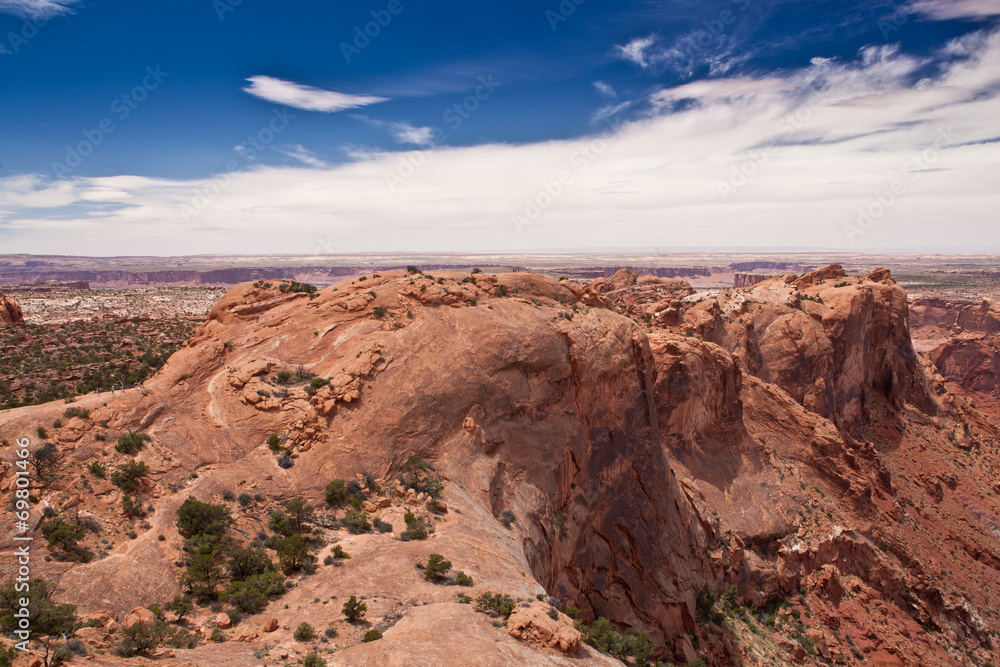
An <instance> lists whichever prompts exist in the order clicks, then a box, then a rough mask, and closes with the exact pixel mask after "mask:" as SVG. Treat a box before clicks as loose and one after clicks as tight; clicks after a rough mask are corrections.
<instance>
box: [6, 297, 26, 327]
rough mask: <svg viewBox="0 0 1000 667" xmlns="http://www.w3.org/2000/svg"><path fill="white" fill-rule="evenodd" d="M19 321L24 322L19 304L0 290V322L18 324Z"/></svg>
mask: <svg viewBox="0 0 1000 667" xmlns="http://www.w3.org/2000/svg"><path fill="white" fill-rule="evenodd" d="M21 322H24V314H23V313H22V312H21V304H19V303H18V302H17V301H14V299H12V298H10V297H9V296H7V295H5V294H4V293H2V292H0V323H2V324H20V323H21Z"/></svg>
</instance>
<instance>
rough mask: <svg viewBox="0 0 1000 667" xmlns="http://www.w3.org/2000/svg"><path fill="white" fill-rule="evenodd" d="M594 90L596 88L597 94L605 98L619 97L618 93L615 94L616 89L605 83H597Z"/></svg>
mask: <svg viewBox="0 0 1000 667" xmlns="http://www.w3.org/2000/svg"><path fill="white" fill-rule="evenodd" d="M594 88H596V89H597V92H599V93H600V94H601V95H604V96H605V97H618V93H617V92H615V89H614V88H612V87H611V86H610V85H608V84H607V83H605V82H603V81H595V82H594Z"/></svg>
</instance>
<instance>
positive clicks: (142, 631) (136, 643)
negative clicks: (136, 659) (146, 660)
mask: <svg viewBox="0 0 1000 667" xmlns="http://www.w3.org/2000/svg"><path fill="white" fill-rule="evenodd" d="M166 630H167V629H166V626H165V625H163V624H161V623H157V624H155V625H153V626H152V627H148V628H147V627H145V626H143V625H142V624H141V623H136V624H135V625H128V626H125V627H123V628H120V629H119V630H118V636H119V637H121V641H120V642H119V643H118V646H117V647H115V654H117V655H119V656H121V657H125V658H128V657H132V656H135V655H149V652H150V651H152V650H153V649H154V648H156V647H157V646H159V645H160V641H161V640H162V639H163V637H164V636H165V634H166Z"/></svg>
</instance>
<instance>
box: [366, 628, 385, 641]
mask: <svg viewBox="0 0 1000 667" xmlns="http://www.w3.org/2000/svg"><path fill="white" fill-rule="evenodd" d="M376 639H382V633H381V632H379V631H378V629H377V628H372V629H371V630H369V631H368V632H366V633H365V636H364V638H363V639H362V640H361V641H363V642H373V641H375V640H376Z"/></svg>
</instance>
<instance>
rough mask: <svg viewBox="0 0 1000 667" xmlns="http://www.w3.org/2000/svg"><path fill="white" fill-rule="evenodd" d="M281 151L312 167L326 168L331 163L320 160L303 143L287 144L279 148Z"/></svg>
mask: <svg viewBox="0 0 1000 667" xmlns="http://www.w3.org/2000/svg"><path fill="white" fill-rule="evenodd" d="M278 151H279V152H281V153H283V154H285V155H287V156H288V157H290V158H292V159H295V160H298V161H299V162H301V163H302V164H305V165H309V166H310V167H316V168H318V169H325V168H327V167H329V166H330V165H329V164H327V163H326V162H324V161H323V160H320V159H319V158H318V157H316V156H315V155H313V154H312V153H311V152H309V151H308V150H306V149H305V147H304V146H302V144H296V145H294V146H286V147H282V148H279V149H278Z"/></svg>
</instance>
